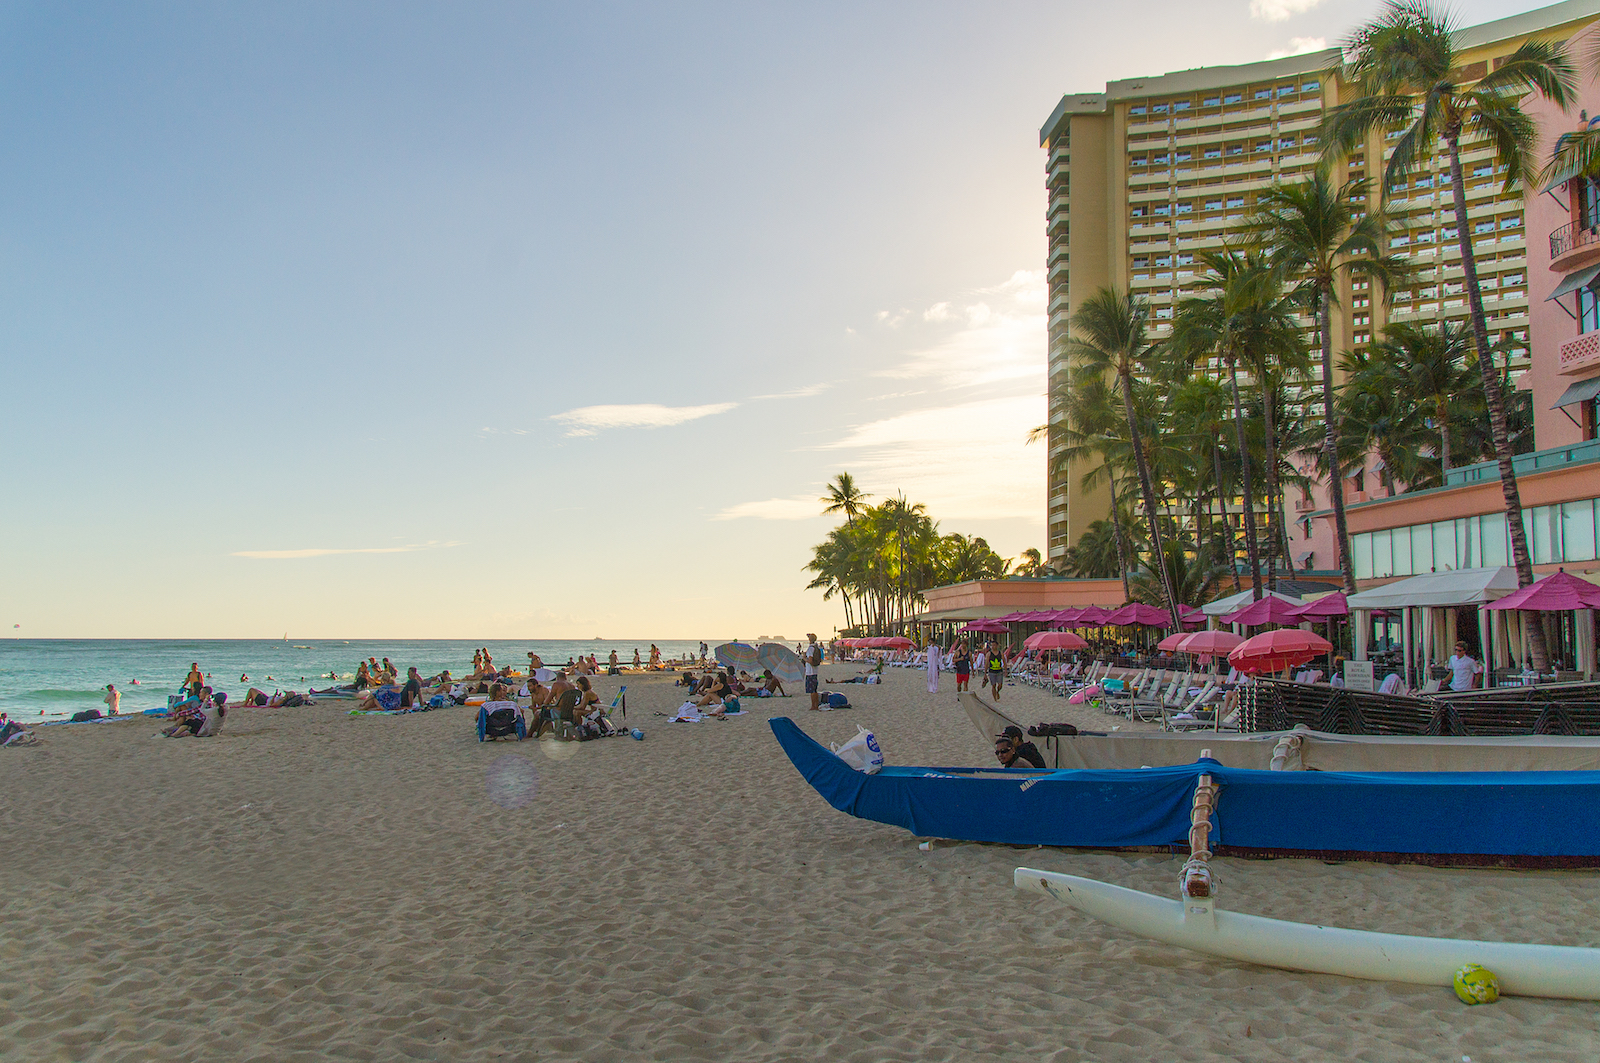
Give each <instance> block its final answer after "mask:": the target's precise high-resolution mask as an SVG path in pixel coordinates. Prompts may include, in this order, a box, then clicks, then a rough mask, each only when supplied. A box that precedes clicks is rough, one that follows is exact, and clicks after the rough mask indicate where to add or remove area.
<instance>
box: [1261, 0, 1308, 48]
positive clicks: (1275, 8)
mask: <svg viewBox="0 0 1600 1063" xmlns="http://www.w3.org/2000/svg"><path fill="white" fill-rule="evenodd" d="M1321 3H1322V0H1250V17H1251V18H1258V19H1261V20H1262V21H1263V22H1283V21H1285V20H1286V19H1289V18H1291V17H1293V16H1295V15H1303V14H1305V13H1306V12H1307V11H1310V10H1311V9H1312V8H1314V7H1316V6H1317V5H1319V4H1321ZM1293 54H1295V55H1299V54H1300V53H1299V52H1295V53H1293Z"/></svg>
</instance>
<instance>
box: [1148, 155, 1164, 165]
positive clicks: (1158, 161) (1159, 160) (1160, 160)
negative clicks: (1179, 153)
mask: <svg viewBox="0 0 1600 1063" xmlns="http://www.w3.org/2000/svg"><path fill="white" fill-rule="evenodd" d="M1150 161H1151V162H1154V163H1155V164H1156V165H1157V166H1165V165H1166V164H1167V157H1166V156H1165V155H1157V156H1156V157H1155V158H1154V159H1152V160H1150Z"/></svg>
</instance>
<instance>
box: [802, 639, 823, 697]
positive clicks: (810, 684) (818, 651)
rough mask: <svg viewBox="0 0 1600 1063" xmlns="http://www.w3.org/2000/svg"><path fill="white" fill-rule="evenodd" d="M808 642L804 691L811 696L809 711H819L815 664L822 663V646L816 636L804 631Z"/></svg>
mask: <svg viewBox="0 0 1600 1063" xmlns="http://www.w3.org/2000/svg"><path fill="white" fill-rule="evenodd" d="M806 638H807V639H808V640H809V642H808V643H807V644H806V653H805V662H806V693H807V694H809V695H810V696H811V711H812V712H818V711H820V709H819V706H820V705H821V701H820V699H819V698H818V697H817V666H818V665H820V664H822V647H821V646H818V645H817V636H816V635H814V634H811V633H810V632H807V633H806Z"/></svg>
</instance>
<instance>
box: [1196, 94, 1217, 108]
mask: <svg viewBox="0 0 1600 1063" xmlns="http://www.w3.org/2000/svg"><path fill="white" fill-rule="evenodd" d="M1220 103H1222V97H1221V96H1207V97H1206V98H1205V99H1203V100H1201V101H1200V106H1202V107H1216V106H1217V105H1218V104H1220Z"/></svg>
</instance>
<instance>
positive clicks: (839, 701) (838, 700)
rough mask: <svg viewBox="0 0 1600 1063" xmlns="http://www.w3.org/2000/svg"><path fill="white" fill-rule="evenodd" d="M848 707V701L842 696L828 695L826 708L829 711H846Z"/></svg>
mask: <svg viewBox="0 0 1600 1063" xmlns="http://www.w3.org/2000/svg"><path fill="white" fill-rule="evenodd" d="M849 707H850V699H849V698H847V697H845V696H844V695H843V694H829V695H828V708H830V709H848V708H849Z"/></svg>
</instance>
